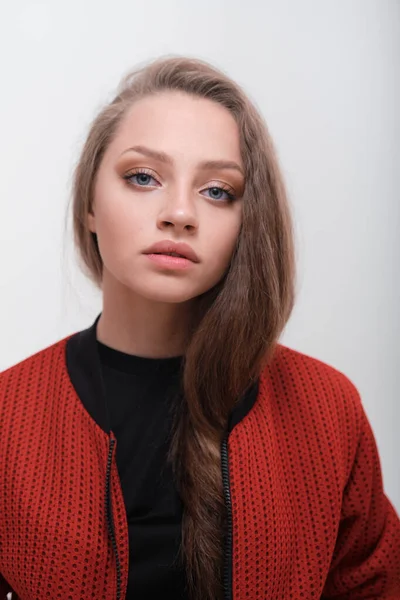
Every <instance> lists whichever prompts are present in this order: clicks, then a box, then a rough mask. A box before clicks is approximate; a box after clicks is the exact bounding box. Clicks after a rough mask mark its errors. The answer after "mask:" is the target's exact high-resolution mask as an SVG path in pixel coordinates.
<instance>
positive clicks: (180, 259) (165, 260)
mask: <svg viewBox="0 0 400 600" xmlns="http://www.w3.org/2000/svg"><path fill="white" fill-rule="evenodd" d="M145 256H147V257H148V258H149V260H151V261H152V263H153V264H155V265H156V266H157V267H159V268H162V269H172V270H177V269H178V270H185V269H190V268H191V267H193V266H194V265H195V263H194V262H193V261H192V260H189V259H188V258H186V257H185V256H182V255H179V254H176V253H175V252H169V253H161V252H154V253H150V254H145Z"/></svg>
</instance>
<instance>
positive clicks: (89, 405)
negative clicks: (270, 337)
mask: <svg viewBox="0 0 400 600" xmlns="http://www.w3.org/2000/svg"><path fill="white" fill-rule="evenodd" d="M100 317H101V313H100V314H99V315H98V316H97V317H96V319H95V321H94V323H93V325H91V326H90V327H88V328H87V329H84V330H83V331H79V332H78V333H75V334H73V335H72V336H70V337H69V338H68V340H67V344H66V364H67V371H68V374H69V377H70V379H71V382H72V385H73V386H74V388H75V391H76V393H77V394H78V396H79V398H80V400H81V402H82V403H83V405H84V407H85V409H86V410H87V412H88V413H89V414H90V416H91V417H92V418H93V419H94V421H95V422H96V423H97V425H99V426H100V427H101V429H103V431H104V432H105V433H107V434H108V435H109V434H110V429H111V427H110V416H109V413H108V408H107V401H106V393H105V385H104V381H103V376H102V368H101V362H100V357H99V353H98V348H97V336H96V328H97V323H98V321H99V319H100ZM258 390H259V379H257V380H256V382H255V383H254V384H252V385H251V386H249V388H248V389H247V390H246V392H245V393H244V394H243V396H242V398H241V399H240V401H239V402H238V403H237V404H236V405H235V407H234V409H233V411H232V412H231V415H230V418H229V421H228V428H227V429H228V431H229V432H230V431H232V429H233V428H234V427H235V426H236V425H237V424H238V423H239V422H240V421H241V420H242V419H244V417H245V416H246V415H247V414H248V413H249V412H250V410H251V409H252V408H253V406H254V404H255V402H256V400H257V396H258Z"/></svg>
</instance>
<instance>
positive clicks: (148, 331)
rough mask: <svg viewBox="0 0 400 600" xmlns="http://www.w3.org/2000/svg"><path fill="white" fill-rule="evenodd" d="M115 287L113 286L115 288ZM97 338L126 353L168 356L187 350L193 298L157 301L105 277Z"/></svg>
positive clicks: (178, 354)
mask: <svg viewBox="0 0 400 600" xmlns="http://www.w3.org/2000/svg"><path fill="white" fill-rule="evenodd" d="M112 288H114V289H112ZM102 289H103V310H102V313H101V316H100V319H99V322H98V323H97V332H96V333H97V339H98V340H99V341H100V342H102V343H103V344H105V345H107V346H110V347H111V348H114V349H116V350H120V351H121V352H125V353H127V354H134V355H137V356H143V357H148V358H169V357H172V356H180V355H183V354H184V352H185V347H186V345H187V332H188V330H189V326H190V321H191V313H192V310H191V308H192V306H193V301H188V302H184V303H173V302H157V301H153V300H148V299H147V298H143V297H142V296H138V295H136V294H134V293H133V292H132V291H131V290H129V289H128V288H123V289H121V287H119V289H118V290H116V289H115V286H112V285H108V284H107V283H106V282H105V281H103V285H102Z"/></svg>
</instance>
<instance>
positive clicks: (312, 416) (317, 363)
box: [260, 344, 365, 468]
mask: <svg viewBox="0 0 400 600" xmlns="http://www.w3.org/2000/svg"><path fill="white" fill-rule="evenodd" d="M263 399H264V400H263ZM260 400H261V404H262V403H263V401H264V402H266V404H267V405H270V402H271V401H272V403H273V406H274V407H276V408H277V410H279V414H280V415H281V417H282V419H287V420H288V419H291V420H292V421H293V420H294V419H295V420H296V422H299V423H301V424H302V426H304V427H307V428H308V431H309V432H310V435H316V436H325V438H326V437H330V438H331V441H332V444H333V445H334V446H335V448H336V449H337V451H338V452H340V454H341V456H342V457H343V460H344V461H345V462H346V464H347V468H350V466H351V463H352V460H353V458H354V453H355V451H356V447H357V443H358V440H359V437H360V435H361V430H362V428H363V421H364V419H365V413H364V408H363V404H362V400H361V396H360V393H359V390H358V389H357V387H356V385H355V384H354V382H353V381H352V380H351V379H350V378H349V377H348V376H347V375H346V374H345V373H343V372H342V371H340V370H339V369H337V368H335V367H334V366H332V365H330V364H328V363H326V362H324V361H322V360H320V359H318V358H316V357H313V356H310V355H308V354H306V353H303V352H300V351H298V350H294V349H293V348H289V347H288V346H284V345H283V344H278V346H277V348H276V351H275V353H274V354H273V356H272V358H271V360H270V361H269V363H268V364H267V365H266V366H264V368H263V370H262V372H261V375H260Z"/></svg>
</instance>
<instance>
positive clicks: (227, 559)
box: [221, 431, 232, 600]
mask: <svg viewBox="0 0 400 600" xmlns="http://www.w3.org/2000/svg"><path fill="white" fill-rule="evenodd" d="M228 437H229V431H227V432H226V434H225V436H224V438H223V440H222V446H221V468H222V484H223V490H224V497H225V504H226V509H227V513H228V531H227V532H226V536H225V552H224V572H223V584H224V600H232V503H231V491H230V487H229V461H228Z"/></svg>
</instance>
